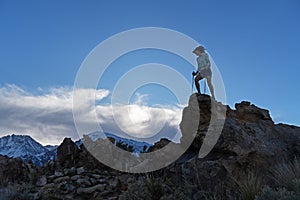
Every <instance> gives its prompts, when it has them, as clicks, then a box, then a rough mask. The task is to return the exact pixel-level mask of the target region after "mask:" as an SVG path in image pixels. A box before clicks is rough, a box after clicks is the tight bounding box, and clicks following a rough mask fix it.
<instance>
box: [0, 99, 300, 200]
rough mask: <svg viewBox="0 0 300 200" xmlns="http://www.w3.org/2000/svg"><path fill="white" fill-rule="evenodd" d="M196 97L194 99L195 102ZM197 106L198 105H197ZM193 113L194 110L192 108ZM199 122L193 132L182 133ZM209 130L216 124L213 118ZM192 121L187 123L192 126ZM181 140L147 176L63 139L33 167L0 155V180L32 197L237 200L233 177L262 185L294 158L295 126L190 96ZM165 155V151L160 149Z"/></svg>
mask: <svg viewBox="0 0 300 200" xmlns="http://www.w3.org/2000/svg"><path fill="white" fill-rule="evenodd" d="M195 102H196V103H195ZM195 106H197V107H195ZM195 111H197V112H198V114H197V113H196V112H195ZM220 112H225V118H224V127H223V126H222V132H221V135H220V137H219V138H218V140H217V143H216V145H214V148H213V149H212V151H210V153H209V154H208V155H207V156H205V157H203V158H202V157H201V155H200V157H199V150H200V148H201V146H202V145H203V141H204V140H205V138H207V137H208V138H209V136H208V135H207V133H208V129H209V127H210V123H211V119H212V118H213V117H214V116H213V115H215V119H217V121H218V119H219V118H218V117H220V116H219V113H220ZM198 115H199V116H200V118H197V117H195V118H193V119H194V120H195V119H196V120H198V121H197V122H195V124H196V125H197V127H196V129H195V133H193V132H187V131H184V130H183V129H185V127H186V126H185V124H186V123H187V124H189V123H194V122H190V121H189V120H190V118H189V117H188V116H198ZM214 125H216V126H214V127H213V128H214V129H215V130H218V128H219V127H218V123H216V124H214ZM191 126H192V125H191ZM180 127H181V129H182V134H183V136H182V139H181V142H183V143H184V142H186V141H188V139H189V138H190V136H191V135H193V134H195V135H193V136H195V137H194V140H193V141H192V142H191V145H190V147H189V148H188V150H187V151H186V152H185V153H184V154H183V155H182V156H181V157H180V158H179V159H178V160H177V161H176V162H175V163H173V164H171V165H169V166H167V167H166V168H164V169H162V170H158V171H156V172H153V173H149V174H128V173H121V172H118V171H115V170H112V169H110V168H109V167H106V166H104V165H103V164H101V163H99V162H98V161H97V160H96V159H95V158H94V157H93V156H91V155H90V154H89V152H88V151H87V150H86V149H85V148H84V146H82V147H81V148H80V149H79V148H78V147H77V146H76V144H75V143H74V142H73V141H71V140H70V139H68V138H66V139H65V140H64V141H63V143H62V144H61V145H60V146H59V147H58V150H57V159H56V160H55V161H50V162H48V163H47V164H46V165H45V166H44V167H42V168H39V167H35V166H33V165H32V164H30V163H24V162H22V160H20V159H13V158H8V157H6V156H0V177H1V179H0V186H1V187H6V186H7V185H9V184H17V185H18V186H17V190H22V188H24V186H22V184H24V183H28V184H27V186H28V187H29V185H30V188H29V191H30V192H28V195H29V196H30V198H31V199H88V198H91V199H133V198H136V199H146V200H147V199H149V200H150V199H207V198H206V197H207V195H213V196H214V197H216V198H217V199H239V198H240V191H239V186H240V185H239V183H241V182H244V181H245V180H246V179H247V173H249V172H255V173H256V174H257V175H258V176H259V177H261V178H262V180H263V183H264V184H268V185H270V186H272V185H274V184H275V183H274V181H273V180H272V179H271V178H270V173H271V169H272V167H273V166H275V165H277V164H278V163H280V162H283V161H286V160H292V159H294V158H295V157H300V128H299V127H296V126H291V125H286V124H275V123H274V122H273V120H272V118H271V117H270V114H269V111H268V110H266V109H261V108H259V107H257V106H255V105H253V104H251V103H250V102H246V101H243V102H241V103H237V104H236V105H235V109H231V108H230V107H229V106H226V105H222V104H221V103H219V102H216V101H214V100H211V99H210V97H209V96H207V95H196V94H193V95H192V96H191V97H190V101H189V105H188V107H187V108H185V109H184V111H183V117H182V122H181V124H180ZM167 144H170V141H168V140H166V139H162V140H161V141H160V142H157V143H156V145H155V146H154V147H151V148H150V149H149V151H155V150H157V149H160V148H163V147H164V146H166V145H167ZM166 156H167V155H166Z"/></svg>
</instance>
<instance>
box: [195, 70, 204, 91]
mask: <svg viewBox="0 0 300 200" xmlns="http://www.w3.org/2000/svg"><path fill="white" fill-rule="evenodd" d="M201 79H203V77H202V76H201V74H198V75H197V76H196V78H195V85H196V88H197V91H198V93H199V94H201V91H200V84H199V81H200V80H201Z"/></svg>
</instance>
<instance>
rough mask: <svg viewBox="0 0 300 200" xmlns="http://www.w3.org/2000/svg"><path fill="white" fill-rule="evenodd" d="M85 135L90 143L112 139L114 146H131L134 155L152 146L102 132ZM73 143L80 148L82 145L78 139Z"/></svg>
mask: <svg viewBox="0 0 300 200" xmlns="http://www.w3.org/2000/svg"><path fill="white" fill-rule="evenodd" d="M87 135H88V136H89V138H90V139H91V140H92V141H96V140H97V139H106V138H113V139H114V144H115V145H116V144H117V143H122V144H125V145H127V146H132V147H133V152H134V153H141V152H143V151H147V150H148V149H149V147H150V146H153V145H152V144H149V143H147V142H140V141H136V140H133V139H128V138H123V137H120V136H117V135H114V134H111V133H103V132H98V131H96V132H93V133H89V134H87ZM75 143H76V144H77V146H80V145H81V144H82V140H81V139H80V140H78V141H76V142H75Z"/></svg>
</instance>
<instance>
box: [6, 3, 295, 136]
mask: <svg viewBox="0 0 300 200" xmlns="http://www.w3.org/2000/svg"><path fill="white" fill-rule="evenodd" d="M299 19H300V3H299V1H297V0H281V1H280V0H272V1H271V0H270V1H268V0H266V1H258V0H255V1H238V0H234V1H231V0H229V1H168V0H166V1H137V0H132V1H30V0H27V1H14V0H13V1H8V0H6V1H5V0H0V25H1V28H0V55H1V59H0V87H1V88H2V89H3V88H6V89H5V91H6V93H7V87H8V86H7V85H10V86H9V88H12V85H13V86H15V87H16V88H18V89H17V90H22V92H21V93H23V94H28V93H30V94H31V95H32V96H34V95H41V94H40V93H41V92H45V91H47V92H48V93H47V92H45V93H47V94H49V91H53V88H56V89H57V88H71V87H72V86H73V83H74V80H75V76H76V73H77V71H78V69H79V67H80V65H81V63H82V62H83V60H84V59H85V57H86V56H87V55H88V54H89V52H90V51H91V50H92V49H93V48H94V47H96V46H97V45H98V44H99V43H100V42H102V41H104V40H105V39H107V38H108V37H111V36H112V35H114V34H117V33H119V32H122V31H126V30H129V29H133V28H141V27H163V28H168V29H173V30H176V31H179V32H181V33H184V34H186V35H188V36H189V37H191V38H193V39H195V40H196V41H198V42H199V43H201V44H204V45H205V46H206V47H207V49H208V51H209V53H210V55H211V56H212V58H213V59H214V62H215V63H216V65H217V66H218V68H219V70H220V73H221V75H222V78H223V81H224V85H225V88H226V94H227V103H228V104H229V105H230V106H231V107H234V104H235V103H237V102H240V101H242V100H248V101H251V102H252V103H254V104H255V105H257V106H260V107H263V108H267V109H269V110H270V111H271V114H272V116H273V118H274V120H275V121H276V122H284V123H288V124H294V125H298V126H299V125H300V118H299V114H298V113H299V105H298V102H300V94H299V92H298V91H299V85H300V78H299V75H300V73H299V71H300V64H299V55H300V46H299V44H300V37H299V35H300V24H299ZM149 51H150V53H151V55H153V57H147V56H145V55H149V54H147V52H137V53H136V54H135V55H134V56H137V57H139V62H138V63H137V64H141V63H143V62H144V63H147V62H150V61H151V62H162V63H166V64H169V65H171V66H174V67H175V68H176V69H177V70H181V71H180V72H181V73H183V74H184V76H186V77H187V78H189V77H188V76H189V75H190V73H191V70H192V68H191V66H189V65H188V64H187V63H184V61H182V60H180V59H178V58H177V59H176V58H175V57H173V56H172V55H167V54H164V53H163V52H155V51H153V52H151V50H149ZM148 53H149V52H148ZM134 56H133V59H131V60H130V61H131V62H132V61H134V60H135V59H134ZM154 57H155V58H154ZM173 58H174V59H173ZM152 59H153V60H152ZM128 63H130V62H127V61H126V59H125V60H123V61H122V58H120V59H119V60H117V61H116V63H115V64H116V65H119V66H127V68H128V69H129V68H130V66H132V65H133V64H132V63H131V65H128ZM180 66H184V67H183V68H180ZM118 73H120V71H119V70H118V69H117V67H116V69H114V68H112V71H111V74H114V76H111V77H109V76H108V78H107V80H106V81H104V82H103V85H100V86H103V88H104V89H107V90H110V89H111V88H110V86H111V85H112V84H113V81H116V78H117V77H118V76H120V74H119V75H118ZM100 88H102V87H100ZM14 90H15V89H14ZM10 92H11V89H10ZM137 92H138V93H139V95H143V93H148V97H146V96H144V97H145V99H147V98H148V101H149V102H150V103H151V104H164V105H167V104H168V102H169V103H170V104H171V105H174V104H175V103H176V102H175V100H174V95H172V94H171V93H170V91H168V90H167V89H166V88H161V87H157V86H154V87H152V88H149V87H148V86H145V87H144V88H142V89H139V90H138V91H137ZM151 92H152V93H151ZM138 97H140V96H137V97H136V98H138ZM0 98H1V97H0ZM132 101H134V98H133V99H132ZM105 103H107V102H105ZM17 130H19V131H21V128H20V129H17ZM3 132H5V131H3ZM6 132H7V131H6Z"/></svg>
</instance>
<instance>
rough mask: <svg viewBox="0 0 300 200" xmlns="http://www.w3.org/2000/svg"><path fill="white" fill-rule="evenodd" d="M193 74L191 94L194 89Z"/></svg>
mask: <svg viewBox="0 0 300 200" xmlns="http://www.w3.org/2000/svg"><path fill="white" fill-rule="evenodd" d="M194 82H195V81H194V76H193V75H192V94H193V91H194Z"/></svg>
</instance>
